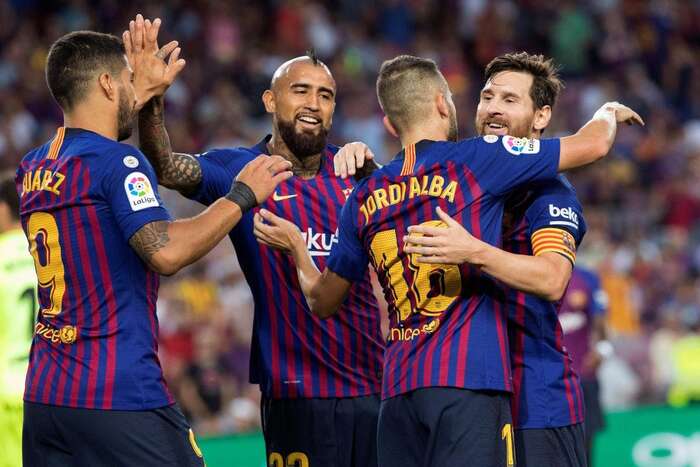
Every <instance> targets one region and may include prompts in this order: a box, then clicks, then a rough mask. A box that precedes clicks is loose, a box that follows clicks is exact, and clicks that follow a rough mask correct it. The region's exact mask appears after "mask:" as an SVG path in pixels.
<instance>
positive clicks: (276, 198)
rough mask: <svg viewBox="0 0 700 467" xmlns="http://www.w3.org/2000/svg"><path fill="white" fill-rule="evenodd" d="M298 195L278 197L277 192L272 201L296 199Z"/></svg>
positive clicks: (273, 194)
mask: <svg viewBox="0 0 700 467" xmlns="http://www.w3.org/2000/svg"><path fill="white" fill-rule="evenodd" d="M296 196H297V195H278V194H277V192H276V191H275V192H274V193H272V201H284V200H285V199H290V198H296Z"/></svg>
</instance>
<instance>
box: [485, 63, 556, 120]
mask: <svg viewBox="0 0 700 467" xmlns="http://www.w3.org/2000/svg"><path fill="white" fill-rule="evenodd" d="M502 71H521V72H523V73H528V74H530V75H532V86H530V98H532V102H533V103H534V104H535V108H536V109H541V108H542V107H544V106H546V105H548V106H550V107H554V104H555V103H556V101H557V97H559V93H560V92H561V90H562V89H563V88H564V83H563V81H562V80H561V78H559V67H558V66H556V65H555V64H554V62H553V61H552V59H551V58H545V57H544V55H532V54H529V53H527V52H517V53H507V54H503V55H499V56H498V57H496V58H494V59H493V60H491V62H490V63H489V64H488V65H486V70H485V71H484V81H487V82H488V81H489V80H490V79H491V78H493V77H494V76H495V75H497V74H498V73H501V72H502Z"/></svg>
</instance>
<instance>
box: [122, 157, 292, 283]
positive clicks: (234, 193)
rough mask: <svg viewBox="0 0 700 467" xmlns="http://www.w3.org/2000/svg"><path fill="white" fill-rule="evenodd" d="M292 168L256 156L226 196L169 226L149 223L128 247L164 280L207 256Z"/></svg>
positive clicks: (160, 222) (162, 223)
mask: <svg viewBox="0 0 700 467" xmlns="http://www.w3.org/2000/svg"><path fill="white" fill-rule="evenodd" d="M291 165H292V164H291V163H290V162H289V161H287V160H284V159H283V158H281V157H280V156H258V157H256V158H255V159H253V160H252V161H250V162H248V163H247V164H246V165H245V167H243V170H241V172H240V173H239V174H238V176H237V177H236V179H235V180H234V181H233V183H232V185H231V190H230V191H229V193H228V194H227V195H226V196H224V197H222V198H219V199H217V200H216V201H214V202H213V203H212V204H211V205H210V206H209V207H208V208H207V209H205V210H204V211H202V212H201V213H200V214H198V215H196V216H194V217H190V218H187V219H179V220H176V221H172V222H171V221H155V222H150V223H148V224H146V225H144V226H143V227H141V228H140V229H139V230H137V231H136V233H135V234H134V235H132V236H131V238H130V239H129V245H130V246H131V247H132V248H133V249H134V250H135V251H136V253H138V255H139V256H140V257H141V259H142V260H143V261H144V263H146V264H147V265H148V267H150V268H151V269H152V270H154V271H156V272H158V273H160V274H164V275H166V276H169V275H172V274H175V273H176V272H177V271H179V270H180V269H182V268H183V267H185V266H187V265H188V264H192V263H194V262H195V261H197V260H198V259H199V258H201V257H202V256H204V255H205V254H207V253H208V252H209V251H210V250H211V249H212V248H214V247H215V246H216V244H217V243H219V241H221V239H222V238H224V237H225V236H226V234H228V233H229V232H230V231H231V229H232V228H233V227H234V226H235V225H236V224H237V223H238V221H239V220H240V219H241V216H242V215H243V213H245V212H246V211H248V210H250V209H252V208H253V207H255V206H256V205H257V204H259V203H261V202H262V201H263V200H265V199H266V198H267V197H268V196H270V195H271V194H272V192H273V191H274V190H275V187H276V186H277V185H278V184H279V183H280V182H281V181H283V180H287V179H288V178H289V177H291V176H292V172H291V171H290V170H289V169H290V168H291Z"/></svg>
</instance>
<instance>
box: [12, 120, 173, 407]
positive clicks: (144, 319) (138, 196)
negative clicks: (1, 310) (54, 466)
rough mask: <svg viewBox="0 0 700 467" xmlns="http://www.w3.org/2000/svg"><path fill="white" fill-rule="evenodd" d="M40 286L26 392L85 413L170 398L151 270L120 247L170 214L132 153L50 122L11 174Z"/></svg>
mask: <svg viewBox="0 0 700 467" xmlns="http://www.w3.org/2000/svg"><path fill="white" fill-rule="evenodd" d="M16 182H17V191H18V193H19V194H20V216H21V221H22V227H23V228H24V231H25V234H26V235H27V238H28V239H29V243H30V247H29V248H30V252H31V254H32V256H33V257H34V265H35V267H36V272H37V278H38V283H39V305H40V310H39V315H38V318H37V323H36V326H35V335H34V339H33V341H32V347H31V353H30V357H29V369H28V372H27V379H26V385H25V394H24V398H25V400H27V401H31V402H39V403H44V404H51V405H59V406H67V407H80V408H90V409H115V410H116V409H119V410H146V409H152V408H157V407H163V406H166V405H169V404H172V403H173V399H172V397H171V396H170V394H169V392H168V389H167V387H166V385H165V381H164V379H163V372H162V370H161V366H160V362H159V361H158V320H157V317H156V297H157V294H158V275H157V274H156V273H154V272H152V271H150V270H149V269H148V268H147V267H146V265H145V264H144V263H143V262H142V261H141V259H140V258H139V256H138V255H137V254H136V252H135V251H134V250H133V249H132V248H131V247H130V246H129V243H128V241H129V238H130V237H131V236H132V235H133V234H134V233H135V232H137V231H138V230H139V229H140V228H141V227H143V226H144V225H145V224H147V223H150V222H154V221H163V220H168V219H170V216H169V214H168V212H167V211H166V209H165V208H164V207H163V206H162V202H161V200H160V197H159V195H158V192H157V184H156V177H155V174H154V172H153V169H152V167H151V166H150V164H149V163H148V161H147V160H146V158H145V157H144V156H143V155H142V154H141V153H140V152H139V151H138V149H136V148H134V147H132V146H129V145H126V144H121V143H118V142H116V141H114V140H111V139H108V138H105V137H103V136H100V135H98V134H97V133H93V132H91V131H87V130H81V129H76V128H68V129H66V128H59V129H58V131H57V132H56V136H55V137H54V138H53V139H52V140H51V141H49V142H47V143H46V144H44V145H43V146H41V147H38V148H36V149H34V150H32V151H31V152H29V153H28V154H27V155H26V156H25V157H24V158H23V159H22V162H21V163H20V167H19V169H18V170H17V179H16Z"/></svg>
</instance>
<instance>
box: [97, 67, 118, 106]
mask: <svg viewBox="0 0 700 467" xmlns="http://www.w3.org/2000/svg"><path fill="white" fill-rule="evenodd" d="M97 82H98V84H99V87H100V89H101V90H102V92H103V93H104V95H105V97H106V98H107V99H109V100H111V101H113V100H117V83H116V81H114V78H113V77H112V75H110V74H109V73H102V74H101V75H100V76H99V77H98V78H97Z"/></svg>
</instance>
